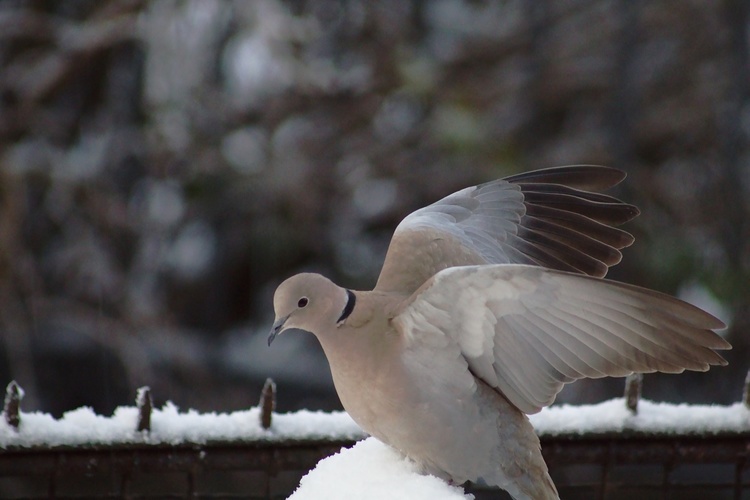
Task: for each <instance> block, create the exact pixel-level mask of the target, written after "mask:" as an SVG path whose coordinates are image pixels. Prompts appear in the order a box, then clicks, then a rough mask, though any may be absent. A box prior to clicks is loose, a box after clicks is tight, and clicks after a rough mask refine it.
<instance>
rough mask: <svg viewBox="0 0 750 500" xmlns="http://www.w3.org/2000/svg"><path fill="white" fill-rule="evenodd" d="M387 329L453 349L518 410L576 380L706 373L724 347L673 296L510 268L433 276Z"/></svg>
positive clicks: (695, 312) (542, 402)
mask: <svg viewBox="0 0 750 500" xmlns="http://www.w3.org/2000/svg"><path fill="white" fill-rule="evenodd" d="M392 322H393V324H394V325H395V327H396V329H397V330H398V331H399V332H400V333H401V334H402V335H403V336H404V338H405V345H406V346H407V349H412V350H416V351H417V352H418V351H419V346H420V345H423V344H425V343H429V344H433V343H435V342H439V341H440V339H442V341H443V342H446V343H449V344H455V345H458V347H459V349H460V351H461V353H462V355H463V358H464V359H462V360H457V362H459V361H460V362H461V363H463V362H464V360H465V362H466V363H468V366H469V370H470V371H471V372H472V373H473V374H474V376H476V377H478V378H480V379H482V380H484V381H485V382H486V383H487V384H489V385H490V386H492V387H494V388H495V389H497V390H499V391H500V392H501V393H502V394H503V395H505V397H506V398H507V399H508V400H509V401H510V402H511V403H513V404H514V405H515V406H516V407H518V408H519V409H520V410H521V411H523V412H525V413H535V412H537V411H539V410H540V409H541V408H542V407H544V406H547V405H549V404H551V403H552V402H553V401H554V398H555V395H556V394H557V393H558V392H560V390H561V389H562V387H563V384H566V383H568V382H572V381H574V380H577V379H580V378H584V377H588V378H599V377H604V376H625V375H628V374H630V373H634V372H636V373H648V372H654V371H660V372H667V373H680V372H682V371H684V370H686V369H687V370H696V371H705V370H708V368H709V366H710V365H726V361H725V360H724V358H722V357H721V356H720V355H719V354H717V353H716V352H714V350H716V349H730V348H731V346H730V345H729V343H727V342H726V341H725V340H724V339H722V338H721V337H720V336H718V335H717V334H716V333H715V332H714V331H713V330H715V329H719V328H723V327H724V324H723V323H722V322H721V321H719V320H718V319H717V318H715V317H713V316H711V315H710V314H708V313H706V312H704V311H703V310H701V309H698V308H697V307H694V306H692V305H690V304H688V303H686V302H683V301H681V300H679V299H676V298H674V297H671V296H668V295H665V294H662V293H659V292H655V291H652V290H647V289H644V288H639V287H636V286H632V285H626V284H622V283H617V282H614V281H608V280H603V279H599V278H592V277H588V276H584V275H580V274H572V273H566V272H560V271H553V270H549V269H543V268H540V267H535V266H525V265H512V264H511V265H490V266H468V267H454V268H451V269H446V270H444V271H441V272H440V273H438V274H437V275H436V276H435V277H434V278H433V279H431V280H430V281H428V282H427V283H425V285H424V286H423V287H422V288H421V289H420V290H419V291H417V292H415V293H414V294H413V295H412V297H411V298H410V299H409V300H408V301H407V303H406V305H405V306H403V309H402V310H401V311H400V312H399V313H398V314H397V315H396V316H395V317H394V319H393V320H392ZM435 369H450V367H444V368H441V367H440V366H435Z"/></svg>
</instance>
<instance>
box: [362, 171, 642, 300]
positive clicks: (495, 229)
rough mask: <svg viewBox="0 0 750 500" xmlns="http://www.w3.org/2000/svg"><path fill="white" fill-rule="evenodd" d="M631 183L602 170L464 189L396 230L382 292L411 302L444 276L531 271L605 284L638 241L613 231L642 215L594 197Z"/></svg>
mask: <svg viewBox="0 0 750 500" xmlns="http://www.w3.org/2000/svg"><path fill="white" fill-rule="evenodd" d="M624 178H625V174H624V173H623V172H621V171H620V170H616V169H613V168H607V167H595V166H570V167H556V168H549V169H543V170H536V171H533V172H527V173H523V174H519V175H514V176H511V177H506V178H504V179H500V180H496V181H493V182H488V183H486V184H481V185H479V186H473V187H469V188H466V189H462V190H461V191H458V192H456V193H453V194H452V195H450V196H447V197H445V198H443V199H442V200H440V201H438V202H436V203H433V204H432V205H429V206H427V207H424V208H422V209H420V210H417V211H416V212H413V213H412V214H410V215H408V216H407V217H406V218H405V219H404V220H403V221H401V223H400V224H399V225H398V227H397V228H396V231H395V233H394V235H393V239H392V240H391V243H390V246H389V247H388V253H387V254H386V258H385V263H384V265H383V270H382V271H381V273H380V277H379V279H378V283H377V285H376V287H375V290H378V291H383V292H400V293H407V294H410V293H412V292H414V291H415V290H416V289H417V288H419V287H420V286H421V285H422V284H423V283H424V282H425V281H427V280H428V279H429V278H431V277H432V276H433V275H435V273H437V272H438V271H440V270H442V269H445V268H448V267H453V266H464V265H474V264H529V265H538V266H542V267H547V268H551V269H558V270H562V271H569V272H575V273H582V274H587V275H591V276H598V277H602V276H604V275H605V274H606V273H607V269H608V268H609V266H613V265H615V264H617V263H618V262H620V259H621V258H622V255H621V254H620V250H621V249H622V248H624V247H627V246H628V245H630V244H631V243H633V237H632V236H631V235H630V234H628V233H626V232H625V231H622V230H620V229H616V228H614V227H612V225H619V224H622V223H624V222H627V221H629V220H630V219H632V218H633V217H635V216H636V215H638V209H637V208H636V207H634V206H633V205H628V204H626V203H623V202H621V201H620V200H618V199H616V198H613V197H611V196H607V195H604V194H600V193H597V192H594V191H599V190H603V189H607V188H609V187H611V186H614V185H616V184H618V183H619V182H620V181H621V180H622V179H624Z"/></svg>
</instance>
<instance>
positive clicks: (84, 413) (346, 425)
mask: <svg viewBox="0 0 750 500" xmlns="http://www.w3.org/2000/svg"><path fill="white" fill-rule="evenodd" d="M137 423H138V409H137V408H135V407H119V408H117V409H116V410H115V412H114V414H113V415H112V416H111V417H105V416H102V415H97V414H96V413H94V411H93V410H92V409H91V408H87V407H83V408H78V409H76V410H72V411H69V412H67V413H65V414H64V415H63V416H62V418H60V419H59V420H57V419H54V418H53V417H52V416H51V415H49V414H47V413H41V412H32V413H23V412H21V425H20V427H19V429H18V430H15V429H13V428H12V427H11V426H10V425H8V424H7V423H5V421H4V420H2V421H0V449H3V448H8V447H33V446H79V445H87V446H96V445H107V444H139V443H145V444H172V445H177V444H182V443H198V444H205V443H209V442H223V441H242V440H244V441H249V440H250V441H287V440H322V439H331V440H348V439H351V440H358V439H362V438H364V437H365V434H364V433H363V432H362V430H361V429H360V428H359V427H358V426H357V424H355V423H354V421H353V420H352V419H351V417H349V415H348V414H346V413H344V412H336V413H324V412H312V411H307V410H302V411H298V412H295V413H285V414H274V415H273V423H272V426H271V428H270V429H267V430H266V429H263V428H262V427H261V425H260V409H259V408H251V409H249V410H243V411H236V412H232V413H199V412H197V411H195V410H188V411H186V412H181V411H180V410H179V408H177V406H175V405H174V404H173V403H167V404H165V405H164V407H162V408H161V409H154V410H153V412H152V414H151V431H150V432H146V431H143V432H139V431H137V430H136V427H137Z"/></svg>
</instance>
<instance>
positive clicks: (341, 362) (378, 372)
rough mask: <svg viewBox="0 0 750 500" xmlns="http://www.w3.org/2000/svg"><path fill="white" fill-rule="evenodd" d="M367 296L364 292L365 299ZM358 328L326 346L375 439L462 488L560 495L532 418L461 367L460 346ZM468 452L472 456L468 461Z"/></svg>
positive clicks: (341, 386)
mask: <svg viewBox="0 0 750 500" xmlns="http://www.w3.org/2000/svg"><path fill="white" fill-rule="evenodd" d="M367 293H368V292H361V295H363V296H362V297H361V299H362V300H366V299H367V296H366V294H367ZM370 293H371V292H370ZM388 305H389V306H390V305H392V304H388ZM352 319H355V320H359V318H352ZM366 321H373V319H372V318H368V319H366ZM357 324H358V325H359V326H361V327H364V328H361V329H360V330H359V332H360V333H362V335H358V333H357V332H356V331H355V330H354V329H353V328H352V327H348V326H346V325H344V326H342V327H340V328H339V329H338V331H337V336H341V338H340V339H337V340H334V341H333V342H328V341H323V342H322V345H323V349H324V350H325V353H326V356H327V358H328V359H329V362H330V365H331V373H332V375H333V380H334V384H335V386H336V392H337V393H338V395H339V398H340V399H341V402H342V404H343V405H344V408H346V410H347V412H348V413H349V414H350V415H351V416H352V418H353V419H354V420H355V421H356V422H357V423H358V424H359V425H360V426H361V427H362V428H363V429H365V430H366V431H367V432H368V433H369V434H370V435H372V436H374V437H376V438H378V439H380V440H381V441H383V442H385V443H387V444H389V445H391V446H392V447H394V448H396V449H398V450H399V451H401V452H403V453H404V454H407V455H409V456H411V457H415V458H416V460H417V462H418V463H419V465H420V466H421V467H422V469H423V471H424V472H425V473H429V474H433V475H435V476H438V477H441V478H444V479H446V480H451V481H453V482H456V483H459V484H460V483H463V482H465V481H467V480H471V481H474V482H477V481H481V482H486V483H489V484H493V485H499V486H500V487H502V488H504V489H506V490H508V491H509V492H511V493H512V494H514V496H517V497H518V498H523V496H521V493H520V491H518V490H517V489H515V488H516V486H515V485H516V483H518V482H522V483H525V488H526V490H527V491H528V492H533V493H530V495H529V496H530V497H531V498H537V499H543V498H547V496H545V494H544V493H543V492H544V491H545V489H544V488H537V487H536V485H537V484H538V483H539V481H540V480H541V481H542V483H541V484H545V485H547V488H548V489H552V490H553V491H554V487H553V486H552V483H551V480H549V476H548V475H547V467H546V465H545V463H544V461H543V459H542V457H541V451H540V448H539V439H538V438H537V436H536V434H535V433H534V432H533V429H532V427H531V424H530V423H529V420H528V417H526V415H525V414H523V413H522V412H520V411H518V410H517V409H516V408H515V407H513V406H512V405H511V404H510V403H508V401H507V400H506V399H505V398H504V397H503V396H502V395H501V394H500V393H498V392H497V391H495V390H493V389H492V388H490V387H489V386H487V384H485V383H484V382H482V381H481V380H477V379H476V378H475V377H474V376H473V375H472V374H471V373H470V372H469V370H468V366H467V365H466V364H465V363H463V364H456V360H458V359H460V353H459V352H458V351H459V350H458V349H457V348H456V347H455V346H454V347H453V348H450V347H449V346H447V345H446V344H444V343H442V342H438V343H436V344H433V345H430V344H429V343H424V342H414V341H410V340H409V339H408V338H407V336H406V335H404V331H402V330H401V328H398V329H396V327H395V326H394V325H386V326H385V328H386V329H385V330H382V331H384V332H385V341H382V339H380V338H377V337H375V338H367V337H369V336H370V334H369V333H368V332H373V331H381V330H380V329H379V328H367V326H368V325H366V324H362V323H357ZM345 338H346V339H348V340H349V342H347V340H344V339H345ZM358 349H363V350H367V351H368V352H369V353H370V355H368V356H366V359H365V360H357V361H354V360H352V359H351V357H349V356H348V355H347V353H349V352H351V351H352V350H358ZM425 360H427V361H429V362H428V363H425ZM433 366H443V367H455V368H456V369H455V370H450V371H445V370H434V369H431V368H432V367H433ZM362 380H367V384H366V386H365V387H363V384H362V382H361V381H362ZM363 393H364V396H365V397H363ZM445 394H456V395H460V396H459V397H456V398H445V397H443V396H444V395H445ZM436 430H438V432H436ZM467 447H468V448H469V449H471V450H472V451H473V453H472V454H471V455H470V456H468V457H467V456H466V452H465V450H466V448H467ZM549 498H555V497H554V496H552V497H549Z"/></svg>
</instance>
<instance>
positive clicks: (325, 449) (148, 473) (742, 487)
mask: <svg viewBox="0 0 750 500" xmlns="http://www.w3.org/2000/svg"><path fill="white" fill-rule="evenodd" d="M747 382H748V384H746V387H745V389H744V394H743V396H744V398H743V401H744V404H745V406H747V407H748V409H750V396H749V395H750V391H748V387H747V386H748V385H749V384H750V375H749V376H748V381H747ZM639 386H640V379H639V378H638V377H632V378H630V379H629V380H628V381H627V383H626V398H625V404H627V406H628V408H629V409H630V411H631V412H633V413H637V411H638V401H639V394H640V387H639ZM21 394H22V391H21V390H20V388H19V387H18V386H17V384H15V382H12V383H11V384H9V386H8V390H7V393H6V399H5V407H4V411H3V413H4V419H5V422H7V423H8V425H10V426H12V427H14V428H16V429H18V428H19V427H20V426H22V425H23V413H22V412H20V406H21V405H20V402H21V396H20V395H21ZM136 401H137V406H138V415H139V418H138V422H137V428H138V430H140V431H143V432H149V429H150V416H151V408H152V406H153V405H152V403H151V397H150V394H149V391H148V389H147V388H144V389H141V390H139V392H138V397H137V398H136ZM274 401H275V386H274V384H273V382H271V381H270V380H269V381H268V382H267V383H266V385H265V387H264V389H263V393H262V396H261V399H260V407H261V410H260V412H259V419H260V421H261V425H262V427H264V428H266V429H267V428H270V427H271V426H272V418H273V415H274V414H273V413H272V410H273V407H274ZM540 438H541V441H542V450H543V454H544V457H545V460H546V461H547V463H548V465H549V467H550V472H551V474H552V477H553V479H554V480H555V483H556V484H557V486H558V488H559V490H560V493H561V496H562V497H563V498H580V499H584V498H585V499H595V498H596V499H626V498H639V499H647V500H648V499H671V498H675V499H677V498H679V499H691V498H695V499H698V498H700V499H703V498H726V499H732V500H740V499H747V498H750V426H749V427H748V428H747V429H744V430H742V429H740V430H736V431H722V432H719V433H715V434H708V433H704V434H700V433H691V434H682V435H680V434H674V433H654V432H647V431H640V430H635V429H632V430H628V431H626V432H617V433H614V432H606V433H597V434H591V433H589V434H577V433H576V434H572V433H571V434H562V435H555V436H552V435H545V434H544V433H542V434H541V436H540ZM353 442H354V441H353V440H352V439H344V438H341V439H332V438H327V439H322V438H310V439H293V440H283V441H278V440H250V439H243V440H234V441H214V442H209V443H205V444H200V443H181V444H176V445H175V444H165V443H156V444H148V443H124V444H113V445H99V444H92V445H84V446H69V445H66V446H33V447H28V448H24V447H20V446H13V447H7V448H6V449H4V450H2V449H0V498H58V499H83V498H101V499H104V498H128V499H145V498H150V499H151V498H207V499H231V498H285V497H286V496H288V495H289V494H290V493H291V492H292V491H293V490H294V488H295V487H296V485H297V484H298V482H299V479H300V477H301V476H302V475H303V474H305V473H306V472H307V471H308V470H309V469H311V468H312V467H314V466H315V464H316V463H317V462H318V461H319V460H320V459H322V458H324V457H326V456H329V455H331V454H333V453H335V452H337V451H338V450H339V449H340V448H341V447H343V446H350V445H351V444H353ZM470 489H471V491H472V492H473V493H474V494H475V495H476V497H477V499H478V500H483V499H485V498H498V495H499V494H498V492H497V491H488V490H483V489H481V488H470Z"/></svg>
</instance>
